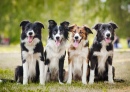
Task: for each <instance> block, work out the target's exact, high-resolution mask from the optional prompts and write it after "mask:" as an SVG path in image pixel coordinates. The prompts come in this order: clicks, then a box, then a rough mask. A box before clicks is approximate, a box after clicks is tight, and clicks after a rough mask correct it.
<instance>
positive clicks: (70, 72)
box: [67, 62, 72, 84]
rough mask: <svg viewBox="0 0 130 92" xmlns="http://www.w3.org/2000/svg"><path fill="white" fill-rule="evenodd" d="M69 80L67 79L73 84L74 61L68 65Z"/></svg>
mask: <svg viewBox="0 0 130 92" xmlns="http://www.w3.org/2000/svg"><path fill="white" fill-rule="evenodd" d="M68 73H69V74H68V80H67V83H68V84H71V81H72V62H70V63H69V66H68Z"/></svg>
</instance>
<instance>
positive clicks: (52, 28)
mask: <svg viewBox="0 0 130 92" xmlns="http://www.w3.org/2000/svg"><path fill="white" fill-rule="evenodd" d="M48 22H49V27H48V29H49V38H51V39H54V38H53V36H52V35H53V34H56V33H57V32H58V30H60V32H61V34H63V35H64V37H65V39H68V34H69V33H68V31H69V29H68V25H69V22H67V21H64V22H62V23H60V26H59V27H58V26H57V23H56V22H55V21H54V20H49V21H48Z"/></svg>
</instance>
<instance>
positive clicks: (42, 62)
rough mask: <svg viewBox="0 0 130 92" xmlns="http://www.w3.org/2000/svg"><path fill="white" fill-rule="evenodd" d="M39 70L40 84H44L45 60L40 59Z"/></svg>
mask: <svg viewBox="0 0 130 92" xmlns="http://www.w3.org/2000/svg"><path fill="white" fill-rule="evenodd" d="M39 70H40V84H41V85H44V84H45V82H44V81H45V80H44V61H41V60H40V61H39Z"/></svg>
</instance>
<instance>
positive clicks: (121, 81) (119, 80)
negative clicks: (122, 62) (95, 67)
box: [114, 79, 125, 83]
mask: <svg viewBox="0 0 130 92" xmlns="http://www.w3.org/2000/svg"><path fill="white" fill-rule="evenodd" d="M114 81H115V82H120V83H123V82H125V80H123V79H114Z"/></svg>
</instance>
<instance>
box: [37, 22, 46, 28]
mask: <svg viewBox="0 0 130 92" xmlns="http://www.w3.org/2000/svg"><path fill="white" fill-rule="evenodd" d="M35 23H36V25H38V26H39V27H40V28H43V29H44V25H43V24H42V23H40V22H35Z"/></svg>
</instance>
